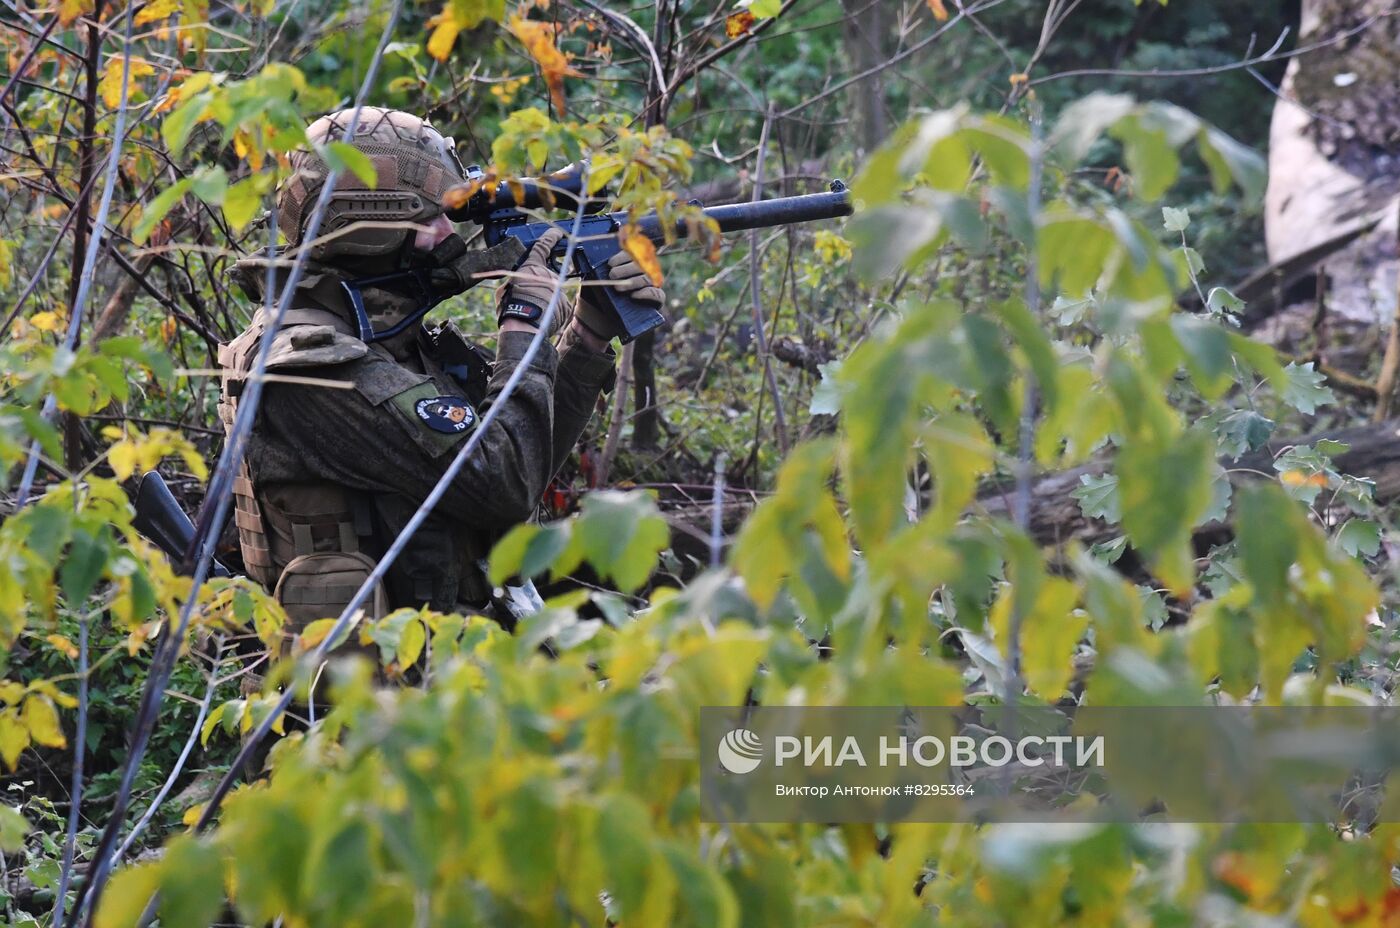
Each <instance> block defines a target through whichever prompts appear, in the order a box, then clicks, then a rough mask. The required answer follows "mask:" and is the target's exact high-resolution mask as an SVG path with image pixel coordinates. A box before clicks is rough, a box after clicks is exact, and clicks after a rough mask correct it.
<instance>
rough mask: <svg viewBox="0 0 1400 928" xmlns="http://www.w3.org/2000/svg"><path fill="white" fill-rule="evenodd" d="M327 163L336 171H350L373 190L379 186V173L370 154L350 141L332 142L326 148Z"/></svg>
mask: <svg viewBox="0 0 1400 928" xmlns="http://www.w3.org/2000/svg"><path fill="white" fill-rule="evenodd" d="M325 156H326V164H328V165H330V167H331V168H333V169H334V170H336V171H349V172H350V173H351V174H354V175H355V177H357V178H358V179H359V181H360V183H362V184H364V185H365V186H366V187H368V188H369V189H371V190H374V189H376V188H378V186H379V174H378V172H376V171H375V169H374V162H373V161H371V160H370V157H369V155H367V154H365V153H364V152H362V151H360V150H359V149H358V148H356V147H355V146H354V145H351V144H350V143H349V142H331V143H329V144H328V145H327V146H326V150H325Z"/></svg>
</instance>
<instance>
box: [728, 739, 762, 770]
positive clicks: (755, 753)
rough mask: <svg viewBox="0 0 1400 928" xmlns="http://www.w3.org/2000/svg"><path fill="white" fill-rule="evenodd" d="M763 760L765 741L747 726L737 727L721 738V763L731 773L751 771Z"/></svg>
mask: <svg viewBox="0 0 1400 928" xmlns="http://www.w3.org/2000/svg"><path fill="white" fill-rule="evenodd" d="M762 761H763V742H762V741H760V740H759V737H758V735H755V734H754V733H753V732H751V731H749V730H748V729H747V728H736V729H734V730H733V731H731V732H730V733H729V734H727V735H725V736H724V737H723V738H721V739H720V742H719V763H720V766H721V767H723V768H724V769H725V770H728V771H729V772H730V773H750V772H752V771H753V770H754V768H756V767H757V766H758V765H759V764H760V763H762Z"/></svg>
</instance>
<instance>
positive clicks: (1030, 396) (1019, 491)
mask: <svg viewBox="0 0 1400 928" xmlns="http://www.w3.org/2000/svg"><path fill="white" fill-rule="evenodd" d="M1042 135H1043V130H1042V126H1041V118H1040V106H1039V104H1037V103H1032V109H1031V140H1030V168H1031V176H1030V184H1029V186H1028V189H1027V191H1026V209H1027V215H1028V216H1029V219H1030V221H1029V227H1030V228H1032V229H1034V228H1035V226H1036V223H1037V222H1038V221H1039V216H1040V207H1041V203H1040V195H1041V193H1040V185H1041V172H1042V169H1043V166H1044V160H1045V157H1044V156H1045V142H1044V139H1043V137H1042ZM1026 308H1027V309H1028V310H1029V311H1030V314H1031V318H1033V319H1039V318H1040V268H1039V261H1038V255H1037V253H1036V243H1035V238H1034V236H1032V238H1031V241H1029V242H1028V243H1027V247H1026ZM1039 403H1040V390H1039V386H1038V384H1037V383H1036V379H1035V372H1034V371H1033V370H1031V369H1030V368H1027V369H1026V374H1025V392H1024V395H1023V397H1022V400H1021V429H1020V433H1021V434H1020V448H1019V450H1018V453H1017V457H1016V495H1015V505H1014V508H1013V514H1014V515H1013V517H1014V519H1015V522H1016V526H1017V527H1018V528H1020V529H1021V530H1022V531H1025V530H1026V529H1027V527H1028V526H1029V525H1030V515H1031V478H1032V477H1033V476H1034V473H1035V419H1036V411H1037V410H1036V407H1037V406H1038V405H1039ZM1018 602H1019V598H1018ZM1023 613H1024V610H1023V609H1022V608H1021V607H1020V606H1016V607H1015V608H1013V609H1012V610H1011V623H1010V628H1009V630H1008V634H1007V640H1006V661H1007V668H1008V670H1009V671H1010V673H1009V679H1008V681H1007V692H1006V694H1005V695H1006V698H1007V699H1011V700H1014V699H1017V698H1018V697H1019V696H1020V692H1021V622H1022V620H1023V619H1024V618H1025V616H1024V615H1023Z"/></svg>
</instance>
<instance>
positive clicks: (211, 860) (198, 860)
mask: <svg viewBox="0 0 1400 928" xmlns="http://www.w3.org/2000/svg"><path fill="white" fill-rule="evenodd" d="M223 909H224V872H223V864H222V863H221V861H220V860H219V852H218V851H217V850H215V849H214V848H213V847H212V846H211V845H209V844H208V843H206V842H204V841H201V840H200V839H199V838H196V837H192V836H188V835H180V836H178V837H176V838H175V839H173V840H172V841H171V842H170V843H169V844H168V845H166V847H165V856H164V859H163V860H162V862H161V868H160V924H161V928H205V926H207V925H212V924H214V923H215V922H216V921H217V920H218V916H219V913H220V912H222V911H223Z"/></svg>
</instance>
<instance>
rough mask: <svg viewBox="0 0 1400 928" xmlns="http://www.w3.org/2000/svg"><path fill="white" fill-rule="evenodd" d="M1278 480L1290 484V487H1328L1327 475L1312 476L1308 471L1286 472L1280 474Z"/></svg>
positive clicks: (1314, 474) (1313, 474) (1315, 474)
mask: <svg viewBox="0 0 1400 928" xmlns="http://www.w3.org/2000/svg"><path fill="white" fill-rule="evenodd" d="M1278 479H1279V480H1281V481H1283V482H1284V483H1286V484H1288V485H1289V486H1290V487H1301V486H1304V485H1308V486H1314V487H1326V486H1327V475H1326V474H1323V473H1312V474H1310V473H1308V472H1307V471H1301V470H1286V471H1284V472H1283V473H1281V474H1279V478H1278Z"/></svg>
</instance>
